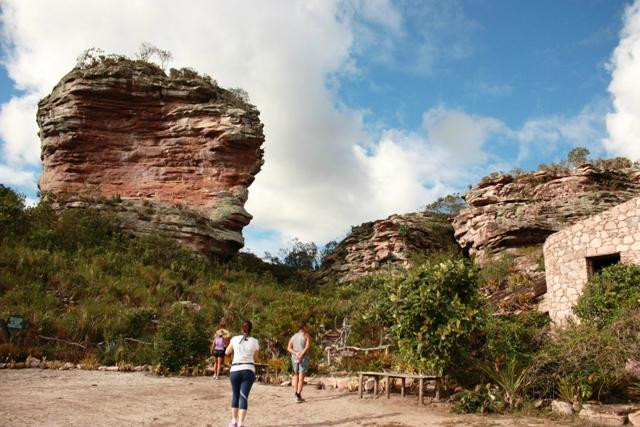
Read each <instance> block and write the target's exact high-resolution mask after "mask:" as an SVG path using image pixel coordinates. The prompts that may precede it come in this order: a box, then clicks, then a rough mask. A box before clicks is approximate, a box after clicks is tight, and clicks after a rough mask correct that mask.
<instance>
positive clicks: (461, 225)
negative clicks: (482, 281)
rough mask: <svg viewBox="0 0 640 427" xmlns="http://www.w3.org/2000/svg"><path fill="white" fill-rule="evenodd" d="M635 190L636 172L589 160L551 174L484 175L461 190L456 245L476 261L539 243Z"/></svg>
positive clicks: (638, 188)
mask: <svg viewBox="0 0 640 427" xmlns="http://www.w3.org/2000/svg"><path fill="white" fill-rule="evenodd" d="M638 194H640V170H639V169H637V168H634V167H628V168H623V169H619V170H604V169H601V168H597V167H596V166H593V165H591V164H585V165H582V166H581V167H579V168H576V169H568V170H565V171H564V172H558V173H552V172H548V171H538V172H534V173H527V174H522V175H521V176H519V177H515V178H514V177H512V176H510V175H501V176H499V177H496V178H494V179H485V180H483V181H482V182H481V183H480V184H479V185H477V186H476V187H474V188H472V189H471V190H469V191H468V192H467V193H466V194H465V200H466V202H467V204H468V207H467V208H466V209H464V210H463V211H462V212H460V214H459V215H458V216H456V218H455V219H454V221H453V227H454V229H455V236H456V239H457V240H458V242H459V243H460V246H462V247H463V248H464V249H466V250H468V251H469V253H470V254H471V255H475V256H477V257H479V258H480V259H482V258H483V257H485V256H486V255H488V254H490V253H496V252H500V251H503V250H507V249H511V248H521V247H523V246H528V245H538V244H542V243H544V241H545V239H546V238H547V236H549V235H550V234H551V233H554V232H556V231H558V230H560V229H562V228H564V227H566V226H567V225H571V224H573V223H575V222H577V221H579V220H581V219H583V218H585V217H588V216H591V215H594V214H596V213H599V212H602V211H604V210H607V209H609V208H611V207H613V206H615V205H618V204H620V203H623V202H626V201H627V200H629V199H631V198H633V197H635V196H636V195H638Z"/></svg>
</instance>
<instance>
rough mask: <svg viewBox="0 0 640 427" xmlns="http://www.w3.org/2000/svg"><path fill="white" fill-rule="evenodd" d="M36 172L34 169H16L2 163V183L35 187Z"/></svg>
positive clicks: (20, 186) (0, 175) (0, 167)
mask: <svg viewBox="0 0 640 427" xmlns="http://www.w3.org/2000/svg"><path fill="white" fill-rule="evenodd" d="M36 180H37V178H36V174H35V173H34V172H33V171H29V170H22V169H16V168H14V167H11V166H7V165H3V164H0V183H2V184H5V185H10V186H13V187H19V188H34V187H35V185H36Z"/></svg>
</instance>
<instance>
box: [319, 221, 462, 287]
mask: <svg viewBox="0 0 640 427" xmlns="http://www.w3.org/2000/svg"><path fill="white" fill-rule="evenodd" d="M456 246H457V243H456V241H455V239H454V238H453V228H452V227H451V224H450V222H449V220H448V219H447V218H446V217H444V216H442V215H437V214H431V213H425V212H416V213H410V214H405V215H391V216H390V217H388V218H387V219H383V220H379V221H372V222H366V223H364V224H362V225H359V226H357V227H353V229H352V230H351V233H349V235H348V236H347V237H346V238H345V239H344V240H343V241H341V242H340V243H339V244H338V246H337V247H336V248H335V250H334V251H333V252H332V253H331V254H330V255H329V256H327V258H326V259H325V260H324V262H323V265H322V267H321V269H320V270H319V271H318V272H317V274H318V278H319V279H320V280H321V281H322V282H325V283H326V282H329V281H331V280H338V281H340V282H346V281H350V280H354V279H357V278H359V277H361V276H363V275H365V274H367V273H370V272H374V271H378V270H381V269H384V268H406V267H408V266H410V265H411V255H412V254H416V255H424V254H427V253H429V252H432V251H438V250H447V249H450V248H451V247H456Z"/></svg>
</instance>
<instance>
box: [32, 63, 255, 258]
mask: <svg viewBox="0 0 640 427" xmlns="http://www.w3.org/2000/svg"><path fill="white" fill-rule="evenodd" d="M258 116H259V112H258V111H257V109H256V108H255V107H254V106H252V105H250V104H248V103H247V102H245V101H243V100H242V99H241V97H239V96H237V95H236V94H234V93H232V92H230V91H228V90H225V89H222V88H220V87H218V86H217V85H216V84H215V82H213V81H212V80H211V79H210V78H207V77H201V76H199V75H198V74H196V73H195V72H193V71H190V70H188V69H183V70H179V71H176V70H172V72H171V76H170V77H168V76H167V75H165V73H164V72H163V71H162V70H161V69H160V68H158V67H156V66H155V65H153V64H149V63H146V62H143V61H132V60H126V59H121V58H120V59H110V58H107V59H106V60H103V61H98V62H97V63H94V64H92V65H90V66H88V67H86V68H75V69H73V70H72V71H71V72H70V73H69V74H67V75H66V76H64V77H63V78H62V80H61V81H60V82H59V83H58V84H57V85H56V86H55V88H54V89H53V91H52V93H51V94H50V95H49V96H47V97H45V98H44V99H42V100H41V101H40V103H39V106H38V116H37V119H38V125H39V126H40V138H41V141H42V162H43V172H42V177H41V179H40V182H39V187H40V190H41V191H42V192H43V193H45V194H47V193H48V194H53V195H55V196H57V200H59V201H61V203H62V207H85V206H97V207H98V208H102V207H109V208H110V209H113V210H115V211H116V212H117V213H118V215H119V216H120V218H121V219H122V222H123V225H124V227H125V228H127V229H129V230H130V231H132V232H134V233H143V234H144V233H156V232H163V233H164V234H166V235H168V236H170V237H173V238H175V239H178V240H179V241H181V242H183V243H184V244H187V245H189V246H191V247H193V248H195V249H197V250H198V251H200V252H202V253H204V254H207V255H215V256H218V257H227V256H230V255H232V254H234V253H235V252H236V251H237V250H238V249H239V248H241V247H242V246H243V243H244V241H243V238H242V228H243V227H244V226H245V225H247V224H248V223H249V221H250V220H251V215H249V213H247V211H246V210H245V209H244V203H245V202H246V200H247V197H248V190H247V188H248V187H249V185H250V184H251V183H252V182H253V180H254V177H255V175H256V173H258V171H259V170H260V167H261V165H262V162H263V160H262V154H263V151H262V149H261V145H262V143H263V141H264V135H263V132H262V124H261V123H260V120H259V117H258Z"/></svg>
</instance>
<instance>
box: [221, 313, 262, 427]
mask: <svg viewBox="0 0 640 427" xmlns="http://www.w3.org/2000/svg"><path fill="white" fill-rule="evenodd" d="M252 328H253V325H252V324H251V321H249V320H245V321H244V322H243V323H242V333H243V335H237V336H235V337H233V338H231V342H230V343H229V346H228V347H227V350H226V354H231V353H233V361H232V362H231V369H230V371H229V381H230V382H231V392H232V396H231V421H230V422H229V427H243V426H244V420H245V418H246V416H247V408H248V406H249V392H250V391H251V386H252V385H253V382H254V381H255V379H256V368H255V359H254V356H255V354H256V352H257V351H258V350H259V349H260V345H259V343H258V340H257V339H255V338H253V337H251V336H249V335H250V334H251V329H252Z"/></svg>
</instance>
